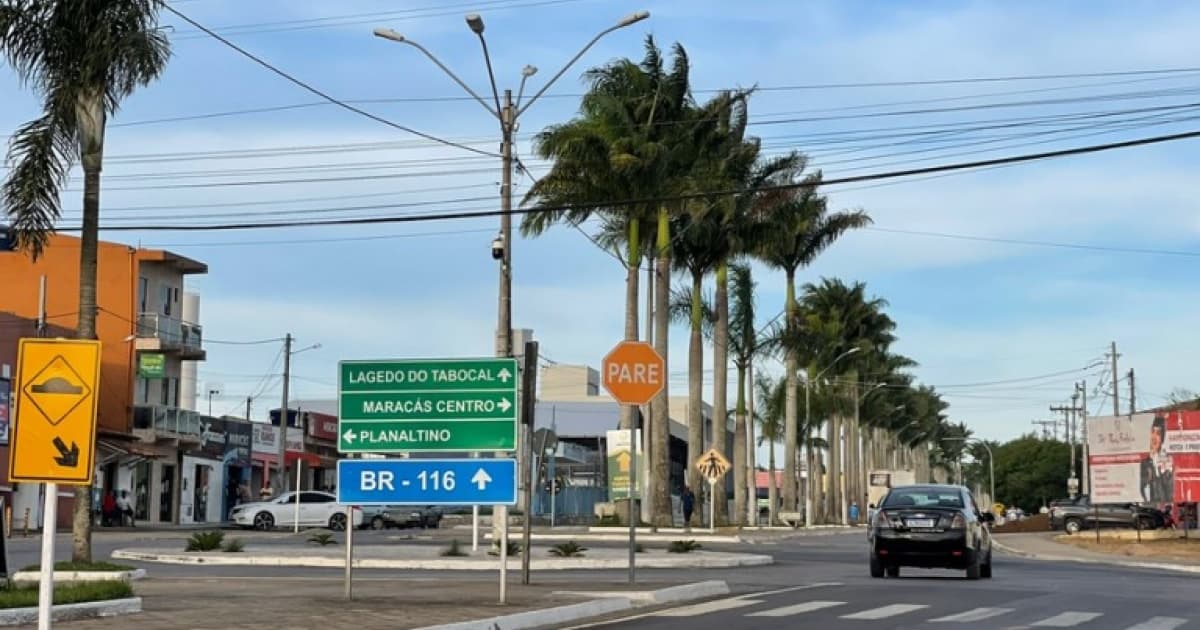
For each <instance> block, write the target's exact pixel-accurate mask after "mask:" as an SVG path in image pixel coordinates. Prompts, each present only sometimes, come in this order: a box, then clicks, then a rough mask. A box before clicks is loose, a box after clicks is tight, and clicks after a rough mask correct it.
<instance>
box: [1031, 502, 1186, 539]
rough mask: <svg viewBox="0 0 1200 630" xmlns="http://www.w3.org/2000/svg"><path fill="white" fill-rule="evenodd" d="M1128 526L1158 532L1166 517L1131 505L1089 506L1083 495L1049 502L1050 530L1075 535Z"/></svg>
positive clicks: (1160, 513) (1107, 504)
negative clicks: (1099, 529) (1091, 530)
mask: <svg viewBox="0 0 1200 630" xmlns="http://www.w3.org/2000/svg"><path fill="white" fill-rule="evenodd" d="M1097 523H1099V524H1100V527H1129V528H1138V529H1158V528H1160V527H1163V526H1164V525H1166V517H1165V515H1164V514H1163V513H1162V512H1160V511H1159V510H1157V509H1155V508H1153V507H1150V506H1147V505H1137V504H1134V503H1106V504H1102V505H1092V503H1091V501H1090V498H1089V497H1088V495H1086V494H1081V495H1078V496H1076V497H1075V498H1073V499H1058V500H1055V501H1052V502H1051V503H1050V529H1051V530H1063V531H1065V532H1067V533H1068V534H1078V533H1079V532H1080V531H1082V530H1084V529H1091V528H1094V527H1096V524H1097Z"/></svg>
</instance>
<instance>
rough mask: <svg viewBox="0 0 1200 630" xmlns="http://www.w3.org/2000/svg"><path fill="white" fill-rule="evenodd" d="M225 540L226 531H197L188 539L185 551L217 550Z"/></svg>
mask: <svg viewBox="0 0 1200 630" xmlns="http://www.w3.org/2000/svg"><path fill="white" fill-rule="evenodd" d="M224 540H225V533H224V532H219V531H211V532H196V533H195V534H192V537H191V538H189V539H188V541H187V547H186V548H185V549H184V551H216V550H217V549H220V548H221V542H222V541H224Z"/></svg>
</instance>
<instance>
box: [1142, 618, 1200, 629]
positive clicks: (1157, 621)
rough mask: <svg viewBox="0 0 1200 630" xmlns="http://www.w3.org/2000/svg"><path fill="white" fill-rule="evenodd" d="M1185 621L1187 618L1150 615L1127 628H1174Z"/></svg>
mask: <svg viewBox="0 0 1200 630" xmlns="http://www.w3.org/2000/svg"><path fill="white" fill-rule="evenodd" d="M1187 622H1188V620H1187V619H1180V618H1179V617H1151V618H1149V619H1147V620H1146V621H1143V622H1142V623H1139V624H1138V625H1136V626H1130V627H1129V630H1175V628H1178V627H1179V626H1182V625H1183V624H1185V623H1187Z"/></svg>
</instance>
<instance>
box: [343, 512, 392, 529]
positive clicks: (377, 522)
mask: <svg viewBox="0 0 1200 630" xmlns="http://www.w3.org/2000/svg"><path fill="white" fill-rule="evenodd" d="M338 516H341V517H342V518H343V519H344V518H346V515H345V514H339V515H338ZM384 524H385V523H384V522H383V517H382V516H376V517H375V518H373V519H371V529H383V526H384Z"/></svg>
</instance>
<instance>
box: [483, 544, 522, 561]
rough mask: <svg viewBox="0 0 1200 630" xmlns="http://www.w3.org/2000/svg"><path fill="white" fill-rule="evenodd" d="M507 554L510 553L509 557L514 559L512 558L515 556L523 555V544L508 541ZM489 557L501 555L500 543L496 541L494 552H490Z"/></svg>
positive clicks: (493, 545)
mask: <svg viewBox="0 0 1200 630" xmlns="http://www.w3.org/2000/svg"><path fill="white" fill-rule="evenodd" d="M507 552H508V556H509V557H512V556H515V555H517V554H519V553H521V543H515V542H513V541H511V540H510V541H508V548H507ZM488 555H489V556H498V555H500V541H496V542H494V543H492V550H491V551H489V552H488Z"/></svg>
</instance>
